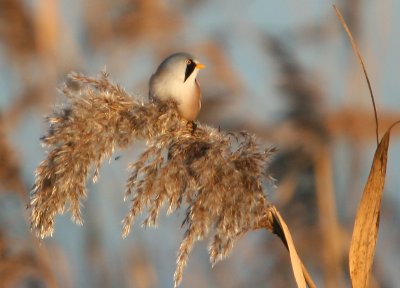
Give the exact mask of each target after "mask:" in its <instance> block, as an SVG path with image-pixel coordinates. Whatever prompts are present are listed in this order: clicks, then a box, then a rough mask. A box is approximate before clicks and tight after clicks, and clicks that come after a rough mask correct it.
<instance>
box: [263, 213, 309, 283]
mask: <svg viewBox="0 0 400 288" xmlns="http://www.w3.org/2000/svg"><path fill="white" fill-rule="evenodd" d="M271 212H272V216H273V218H274V220H275V221H276V223H277V224H278V225H279V227H278V229H279V228H280V229H281V230H282V232H283V235H280V233H279V234H278V236H280V238H281V240H282V241H283V242H284V244H285V246H286V247H287V249H288V250H289V255H290V261H291V263H292V269H293V274H294V278H295V280H296V283H297V287H299V288H303V287H304V288H305V287H307V286H306V279H305V275H304V272H303V263H302V262H301V260H300V257H299V255H298V254H297V251H296V248H295V246H294V243H293V239H292V235H291V234H290V231H289V228H288V227H287V225H286V223H285V221H284V220H283V219H282V216H281V215H280V213H279V212H278V210H277V209H276V208H275V207H272V208H271ZM274 230H275V229H274ZM282 236H283V237H282ZM282 238H283V239H282ZM285 242H286V243H285ZM310 279H311V278H310ZM311 281H312V280H311ZM310 287H311V286H310Z"/></svg>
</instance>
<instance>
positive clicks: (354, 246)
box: [349, 129, 390, 288]
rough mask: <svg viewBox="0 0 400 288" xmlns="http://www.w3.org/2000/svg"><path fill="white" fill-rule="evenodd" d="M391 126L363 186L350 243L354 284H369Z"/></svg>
mask: <svg viewBox="0 0 400 288" xmlns="http://www.w3.org/2000/svg"><path fill="white" fill-rule="evenodd" d="M389 137H390V129H389V130H388V131H387V132H386V133H385V135H384V136H383V138H382V140H381V142H380V143H379V145H378V147H377V149H376V151H375V155H374V160H373V162H372V167H371V171H370V174H369V177H368V180H367V183H366V185H365V188H364V193H363V195H362V198H361V202H360V206H359V208H358V211H357V216H356V220H355V224H354V230H353V236H352V239H351V245H350V254H349V267H350V277H351V282H352V286H353V287H355V288H358V287H367V286H368V279H369V275H370V272H371V267H372V263H373V258H374V254H375V246H376V240H377V237H378V228H379V215H380V209H381V200H382V194H383V187H384V184H385V177H386V163H387V153H388V148H389Z"/></svg>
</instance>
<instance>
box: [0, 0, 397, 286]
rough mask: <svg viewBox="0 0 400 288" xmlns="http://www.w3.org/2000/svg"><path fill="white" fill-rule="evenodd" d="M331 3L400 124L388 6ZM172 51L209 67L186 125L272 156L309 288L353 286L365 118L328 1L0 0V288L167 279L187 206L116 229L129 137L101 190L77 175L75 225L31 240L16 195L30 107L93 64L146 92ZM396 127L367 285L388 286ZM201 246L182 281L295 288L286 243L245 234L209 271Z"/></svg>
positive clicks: (33, 159)
mask: <svg viewBox="0 0 400 288" xmlns="http://www.w3.org/2000/svg"><path fill="white" fill-rule="evenodd" d="M336 4H337V5H338V7H339V8H340V9H341V10H342V12H343V14H344V17H345V19H346V21H347V22H348V24H349V27H350V29H351V30H352V32H353V35H354V36H355V37H356V40H357V42H358V44H359V46H360V49H361V51H362V52H363V55H364V60H365V62H366V65H367V68H368V72H369V76H370V80H371V82H372V85H373V89H374V92H375V95H376V97H377V98H376V101H377V105H378V113H379V121H380V122H379V123H380V127H381V131H384V130H385V129H386V128H387V127H388V126H389V125H390V124H391V123H392V122H394V121H395V120H398V119H400V100H399V99H400V98H399V97H400V96H398V95H397V91H398V90H399V89H398V88H399V81H398V75H399V68H398V67H399V66H400V65H399V64H400V58H399V55H398V51H399V49H400V41H399V39H398V37H397V35H399V34H400V3H398V2H396V1H393V0H384V1H379V3H378V1H361V0H351V1H349V0H347V1H345V0H342V1H337V2H336ZM175 51H188V52H191V53H192V54H194V55H196V56H197V58H198V59H200V60H201V61H202V62H204V63H205V64H206V66H207V69H206V70H204V71H202V73H200V76H199V81H200V83H201V87H202V91H203V104H202V107H203V108H202V111H201V115H200V119H199V121H201V122H203V123H207V124H209V125H212V126H214V127H221V129H223V130H233V131H240V130H243V129H245V130H248V131H250V132H253V133H255V134H256V135H257V136H258V137H259V138H260V139H262V140H263V141H265V143H267V144H270V145H273V146H276V147H277V148H278V149H279V151H278V152H277V153H276V154H275V156H274V158H273V160H272V161H271V165H270V168H269V171H268V172H269V173H271V174H272V175H273V176H274V177H275V178H276V179H277V183H276V184H277V188H276V189H275V188H269V190H268V191H269V197H270V199H271V201H272V202H273V203H275V204H276V205H277V207H278V208H279V209H280V211H281V213H282V214H283V216H284V217H285V219H286V220H287V222H288V224H289V227H290V228H291V232H292V234H293V237H294V241H295V243H296V245H297V249H298V252H299V254H300V256H301V257H302V259H303V261H304V262H305V264H306V266H307V267H308V268H309V270H310V272H311V274H312V276H313V278H314V280H315V281H316V282H317V285H318V286H319V287H349V286H350V284H349V276H348V267H347V264H346V263H347V254H348V249H349V243H350V238H351V231H352V228H353V223H354V215H355V213H356V208H357V205H358V202H359V198H360V195H361V193H362V189H363V185H364V183H365V180H366V178H367V175H368V171H369V168H370V165H371V160H372V157H373V151H374V145H375V138H374V137H375V134H374V133H375V126H374V119H373V112H372V107H371V103H370V98H369V94H368V89H367V86H366V83H365V80H364V77H363V74H362V71H361V69H360V68H359V65H358V63H357V60H356V59H355V57H354V56H353V53H352V51H351V47H350V45H349V43H348V41H347V38H346V36H345V34H344V32H343V30H342V28H341V26H340V23H339V21H338V20H337V18H336V16H335V13H334V12H333V9H332V7H331V3H329V2H324V1H318V0H309V1H305V0H301V1H290V2H289V1H274V2H272V1H261V0H253V1H229V0H224V1H208V0H201V1H193V0H188V1H179V0H176V1H172V0H171V1H161V0H152V1H148V0H114V1H109V0H96V1H95V0H82V1H77V0H73V1H71V0H64V1H62V0H58V1H57V0H29V1H28V0H26V1H23V0H0V109H1V110H0V287H140V288H146V287H172V285H173V284H172V282H173V280H172V279H173V277H172V275H173V273H174V269H175V259H176V253H177V251H178V246H179V243H180V241H181V239H182V237H183V232H182V231H180V230H179V229H178V228H177V227H180V222H181V221H182V218H183V216H184V215H180V214H179V213H175V214H174V215H172V216H170V217H164V216H163V217H161V219H160V220H159V228H158V229H141V228H140V227H139V225H135V227H133V231H132V233H131V234H130V236H129V237H128V238H127V239H124V240H123V239H122V238H121V223H120V221H121V220H122V219H123V217H124V215H125V214H126V212H127V211H128V205H127V204H126V203H123V200H122V199H123V193H124V184H125V179H126V178H127V170H126V167H127V165H128V163H129V162H131V161H132V160H133V159H134V158H135V157H137V153H138V151H140V149H141V148H140V147H141V143H136V144H135V145H134V149H128V150H125V151H117V152H116V154H115V156H121V157H118V160H114V158H113V159H112V160H111V161H110V163H106V164H104V165H103V167H102V169H101V171H100V180H99V181H98V183H96V184H95V185H93V184H91V183H89V182H88V189H89V191H90V193H89V195H88V199H87V200H86V202H85V204H84V206H85V207H84V209H83V220H84V226H83V227H79V226H76V225H75V224H73V223H72V222H71V221H70V220H69V217H67V216H61V217H58V218H57V223H56V229H55V233H54V236H53V238H50V239H45V240H43V241H39V240H37V239H36V238H35V237H34V235H33V234H31V233H30V230H29V224H28V220H27V217H28V216H27V215H28V211H27V210H26V204H27V203H28V198H29V191H30V188H31V187H32V184H33V182H34V170H35V167H36V166H37V165H38V163H39V162H40V161H41V160H42V159H43V158H44V157H45V154H44V150H43V149H42V148H41V145H40V139H39V138H40V136H42V135H43V134H44V133H45V131H46V129H47V127H46V124H45V123H44V120H43V119H44V118H43V115H46V114H49V113H50V112H51V110H52V106H53V105H54V104H56V103H59V102H60V98H59V93H58V92H57V87H59V86H60V85H61V84H62V82H63V81H65V79H66V74H67V73H69V72H70V71H78V72H84V73H86V74H98V73H99V72H100V71H101V70H104V68H105V67H106V70H107V71H108V72H109V73H110V74H111V79H112V80H113V81H115V82H117V83H119V84H120V85H121V86H122V87H124V88H125V89H126V90H128V91H129V92H132V93H133V94H135V95H138V97H139V98H140V97H142V98H145V99H146V98H147V82H148V79H149V77H150V75H151V73H153V72H154V70H155V68H156V66H157V65H158V64H159V62H160V61H161V60H162V59H163V58H164V57H165V56H166V55H168V54H170V53H171V52H175ZM397 130H398V129H397ZM394 132H396V131H394ZM398 135H399V134H398V133H397V134H394V137H393V136H392V137H393V140H395V141H393V142H392V145H391V151H390V155H389V163H388V173H387V183H386V192H385V197H384V199H383V210H382V211H383V212H382V214H381V230H380V235H379V240H378V248H377V255H376V258H375V262H374V272H373V279H372V281H371V287H396V283H400V274H399V273H398V267H399V265H400V263H399V261H400V252H399V251H400V249H399V248H400V247H399V243H400V232H399V230H398V227H399V221H400V213H399V210H396V209H397V208H395V207H397V206H398V205H396V203H399V201H400V197H399V194H398V188H399V187H400V178H399V177H398V171H399V169H400V167H399V162H398V159H400V153H399V152H400V150H399V148H398V147H399V146H398V144H399V141H398V138H396V137H398ZM396 146H397V147H396ZM396 159H397V160H396ZM138 222H140V221H138ZM206 244H207V243H201V244H198V245H197V246H196V248H195V250H194V252H193V254H192V256H191V257H190V259H189V262H188V266H187V268H186V272H185V274H184V277H183V282H182V285H181V286H182V287H293V286H294V285H295V284H294V280H293V276H292V272H291V267H290V260H289V256H288V254H287V251H286V250H285V249H284V247H283V245H282V244H281V243H280V241H278V240H277V239H276V238H275V237H273V236H271V235H270V234H267V233H265V232H251V233H248V234H246V235H245V236H244V237H242V239H241V240H240V241H238V243H236V245H235V246H234V248H233V251H232V253H231V255H230V257H229V258H228V259H226V260H224V261H222V262H220V263H218V264H217V265H216V267H214V268H213V269H211V267H210V265H209V263H208V255H207V252H206V250H205V249H198V248H199V247H200V248H203V247H202V246H205V245H206Z"/></svg>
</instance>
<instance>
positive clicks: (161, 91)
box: [149, 52, 205, 123]
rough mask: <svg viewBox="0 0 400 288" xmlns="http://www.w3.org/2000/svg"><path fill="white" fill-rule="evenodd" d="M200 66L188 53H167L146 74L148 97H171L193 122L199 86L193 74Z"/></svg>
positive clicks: (198, 106)
mask: <svg viewBox="0 0 400 288" xmlns="http://www.w3.org/2000/svg"><path fill="white" fill-rule="evenodd" d="M203 68H205V65H204V64H201V63H200V62H199V61H198V60H196V59H195V58H194V57H193V56H192V55H191V54H189V53H185V52H179V53H174V54H172V55H170V56H168V57H167V58H166V59H165V60H164V61H163V62H161V64H160V65H159V66H158V68H157V70H156V72H155V73H154V74H153V75H152V76H151V78H150V82H149V99H150V101H156V100H159V101H166V100H169V99H173V100H174V101H176V103H177V107H178V112H179V114H180V116H181V117H182V118H184V119H186V120H187V121H188V122H191V123H194V121H195V120H196V118H197V116H198V114H199V112H200V109H201V90H200V85H199V82H198V81H197V79H196V76H197V74H198V73H199V71H200V69H203Z"/></svg>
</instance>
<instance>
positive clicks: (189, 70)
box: [183, 61, 196, 82]
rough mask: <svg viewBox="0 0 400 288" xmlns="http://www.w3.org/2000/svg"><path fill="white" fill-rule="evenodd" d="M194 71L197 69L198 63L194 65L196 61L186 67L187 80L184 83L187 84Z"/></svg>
mask: <svg viewBox="0 0 400 288" xmlns="http://www.w3.org/2000/svg"><path fill="white" fill-rule="evenodd" d="M194 69H196V63H194V61H190V63H189V64H187V65H186V71H185V80H184V81H183V82H186V79H188V78H189V77H190V75H192V73H193V71H194Z"/></svg>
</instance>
